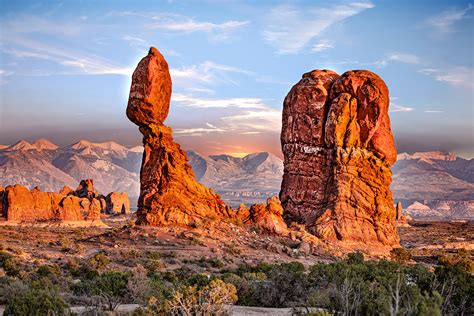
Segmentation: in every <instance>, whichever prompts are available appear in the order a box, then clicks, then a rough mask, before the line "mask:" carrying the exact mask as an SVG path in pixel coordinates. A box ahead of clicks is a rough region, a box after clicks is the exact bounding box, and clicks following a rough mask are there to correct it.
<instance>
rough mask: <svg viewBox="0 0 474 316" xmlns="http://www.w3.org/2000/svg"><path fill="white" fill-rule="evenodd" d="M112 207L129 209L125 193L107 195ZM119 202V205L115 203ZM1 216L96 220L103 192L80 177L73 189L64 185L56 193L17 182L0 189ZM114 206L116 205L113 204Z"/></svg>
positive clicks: (6, 217)
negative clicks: (30, 188)
mask: <svg viewBox="0 0 474 316" xmlns="http://www.w3.org/2000/svg"><path fill="white" fill-rule="evenodd" d="M109 197H112V198H111V201H113V202H112V203H111V207H112V209H114V207H115V208H119V209H120V211H121V210H122V209H123V210H125V211H130V203H129V201H128V196H127V194H126V193H121V194H119V193H115V192H112V193H111V194H109ZM119 204H120V207H119V206H118V205H119ZM0 205H1V206H2V207H1V212H0V213H1V215H2V218H3V219H5V220H7V221H13V222H18V221H47V220H62V221H100V214H101V213H102V212H105V210H106V207H107V205H106V202H105V198H104V197H103V195H100V194H99V193H98V192H97V191H95V190H94V182H93V181H92V179H86V180H82V181H81V183H80V184H79V186H78V188H77V190H76V191H73V190H71V189H70V188H69V187H64V188H63V189H61V190H60V192H59V193H57V192H42V191H40V190H39V188H38V187H35V188H34V189H32V190H31V191H30V190H28V189H27V188H25V187H23V186H21V185H14V186H7V187H6V188H5V189H4V190H3V188H0ZM115 205H117V206H115Z"/></svg>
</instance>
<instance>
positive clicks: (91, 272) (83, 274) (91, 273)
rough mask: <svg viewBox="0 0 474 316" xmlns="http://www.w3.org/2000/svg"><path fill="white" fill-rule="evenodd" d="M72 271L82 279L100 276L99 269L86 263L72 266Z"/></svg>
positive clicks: (74, 275) (72, 273)
mask: <svg viewBox="0 0 474 316" xmlns="http://www.w3.org/2000/svg"><path fill="white" fill-rule="evenodd" d="M70 271H71V275H72V276H73V277H75V278H79V279H81V280H94V279H95V278H97V277H98V276H99V271H97V269H93V268H91V267H89V266H88V265H85V264H82V265H79V266H78V267H75V266H74V267H71V269H70Z"/></svg>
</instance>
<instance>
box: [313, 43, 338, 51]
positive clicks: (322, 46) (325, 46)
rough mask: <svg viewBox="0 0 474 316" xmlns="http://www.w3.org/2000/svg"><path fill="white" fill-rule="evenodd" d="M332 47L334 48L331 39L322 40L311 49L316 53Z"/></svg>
mask: <svg viewBox="0 0 474 316" xmlns="http://www.w3.org/2000/svg"><path fill="white" fill-rule="evenodd" d="M330 48H334V45H333V44H332V43H331V42H330V41H328V40H320V41H319V42H318V43H316V44H314V46H313V48H311V51H313V52H315V53H320V52H322V51H325V50H328V49H330Z"/></svg>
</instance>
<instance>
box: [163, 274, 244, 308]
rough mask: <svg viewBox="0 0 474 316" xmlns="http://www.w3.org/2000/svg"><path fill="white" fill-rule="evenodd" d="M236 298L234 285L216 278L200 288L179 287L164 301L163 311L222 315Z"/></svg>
mask: <svg viewBox="0 0 474 316" xmlns="http://www.w3.org/2000/svg"><path fill="white" fill-rule="evenodd" d="M237 299H238V297H237V290H236V288H235V286H234V285H232V284H229V283H225V282H224V281H222V280H219V279H216V280H213V281H211V282H210V283H209V285H206V286H204V287H202V288H201V289H199V288H198V287H197V286H181V287H179V288H178V289H176V290H175V291H174V292H173V295H172V296H171V298H169V299H168V300H166V301H165V312H166V313H167V314H171V315H183V314H184V315H222V314H223V313H225V311H226V308H227V306H228V305H231V304H234V303H235V302H236V301H237Z"/></svg>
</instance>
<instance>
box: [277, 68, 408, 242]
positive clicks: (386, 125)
mask: <svg viewBox="0 0 474 316" xmlns="http://www.w3.org/2000/svg"><path fill="white" fill-rule="evenodd" d="M388 108H389V95H388V88H387V86H386V85H385V83H384V81H383V80H382V79H381V78H380V77H378V76H377V75H376V74H374V73H372V72H370V71H366V70H354V71H348V72H346V73H344V74H343V75H341V76H339V75H338V74H337V73H335V72H333V71H331V70H314V71H312V72H309V73H306V74H304V75H303V78H302V79H301V80H300V81H299V82H298V83H297V84H296V85H295V86H293V88H292V89H291V90H290V92H289V93H288V95H287V96H286V98H285V101H284V105H283V120H282V122H283V125H282V132H281V144H282V149H283V154H284V167H285V168H284V176H283V182H282V186H281V192H280V199H281V202H282V205H283V208H284V210H285V217H286V219H287V221H290V222H291V221H294V222H298V223H302V224H305V225H306V227H307V228H308V229H309V230H310V231H312V232H313V233H314V234H315V235H316V236H318V237H321V238H323V239H326V240H342V241H349V242H355V243H359V244H365V243H376V244H382V245H386V246H396V245H398V244H399V237H398V235H397V231H396V228H395V213H396V212H395V208H394V204H393V199H392V194H391V192H390V188H389V186H390V183H391V176H392V173H391V171H390V166H391V165H392V164H393V163H394V162H395V161H396V157H397V153H396V149H395V145H394V140H393V135H392V132H391V129H390V119H389V117H388Z"/></svg>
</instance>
